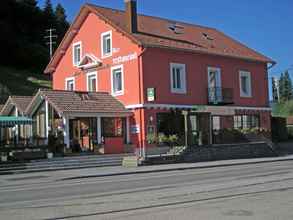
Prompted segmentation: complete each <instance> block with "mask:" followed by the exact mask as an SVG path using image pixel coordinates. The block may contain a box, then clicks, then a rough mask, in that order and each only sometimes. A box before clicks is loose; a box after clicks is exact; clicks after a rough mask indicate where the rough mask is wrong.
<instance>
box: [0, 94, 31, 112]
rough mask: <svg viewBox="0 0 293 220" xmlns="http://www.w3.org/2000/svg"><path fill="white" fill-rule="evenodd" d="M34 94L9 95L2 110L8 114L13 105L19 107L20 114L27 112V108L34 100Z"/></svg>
mask: <svg viewBox="0 0 293 220" xmlns="http://www.w3.org/2000/svg"><path fill="white" fill-rule="evenodd" d="M32 98H33V97H32V96H9V98H8V99H7V101H6V103H5V105H4V106H3V107H2V108H1V110H0V112H1V114H3V115H7V114H9V113H10V111H11V110H12V108H13V106H15V107H17V109H18V111H19V112H20V114H24V113H25V109H26V108H27V106H28V105H29V103H30V102H31V101H32Z"/></svg>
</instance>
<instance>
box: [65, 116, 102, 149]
mask: <svg viewBox="0 0 293 220" xmlns="http://www.w3.org/2000/svg"><path fill="white" fill-rule="evenodd" d="M96 140H97V119H96V118H78V119H73V120H70V142H71V147H72V150H73V151H75V152H80V151H83V152H91V151H93V150H94V144H95V142H96Z"/></svg>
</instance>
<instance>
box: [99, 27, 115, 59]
mask: <svg viewBox="0 0 293 220" xmlns="http://www.w3.org/2000/svg"><path fill="white" fill-rule="evenodd" d="M106 35H110V42H111V51H110V53H107V54H104V36H106ZM112 52H113V41H112V31H107V32H103V33H101V55H102V56H101V57H102V58H107V57H111V56H112Z"/></svg>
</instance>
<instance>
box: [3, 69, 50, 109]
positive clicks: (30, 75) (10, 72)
mask: <svg viewBox="0 0 293 220" xmlns="http://www.w3.org/2000/svg"><path fill="white" fill-rule="evenodd" d="M39 88H51V81H50V80H48V79H47V77H46V76H45V75H44V74H43V73H36V72H32V71H28V70H18V69H15V68H13V67H7V66H0V104H1V103H3V102H5V100H6V99H7V97H8V96H9V95H33V94H34V93H35V92H36V91H37V90H38V89H39Z"/></svg>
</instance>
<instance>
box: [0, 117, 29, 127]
mask: <svg viewBox="0 0 293 220" xmlns="http://www.w3.org/2000/svg"><path fill="white" fill-rule="evenodd" d="M29 124H32V119H30V118H27V117H14V116H0V127H2V128H3V127H13V126H15V125H29Z"/></svg>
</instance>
